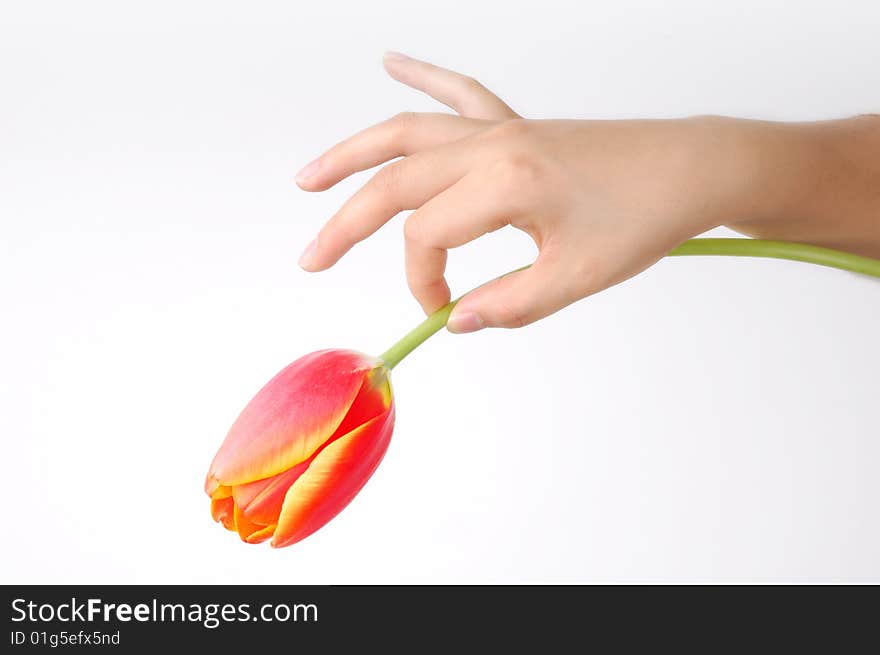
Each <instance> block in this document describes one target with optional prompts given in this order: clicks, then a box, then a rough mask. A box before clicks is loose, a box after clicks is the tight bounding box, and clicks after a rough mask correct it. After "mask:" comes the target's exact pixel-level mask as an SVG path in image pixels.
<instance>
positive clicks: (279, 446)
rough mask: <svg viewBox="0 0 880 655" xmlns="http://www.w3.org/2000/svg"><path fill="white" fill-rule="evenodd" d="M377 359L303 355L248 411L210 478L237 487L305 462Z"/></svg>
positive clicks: (342, 415)
mask: <svg viewBox="0 0 880 655" xmlns="http://www.w3.org/2000/svg"><path fill="white" fill-rule="evenodd" d="M378 366H380V363H379V361H378V360H376V359H375V358H372V357H368V356H367V355H364V354H362V353H358V352H354V351H351V350H322V351H319V352H316V353H312V354H310V355H306V356H305V357H301V358H300V359H298V360H296V361H295V362H293V363H292V364H290V365H289V366H288V367H287V368H285V369H284V370H282V371H281V372H280V373H278V375H276V376H275V377H274V378H272V380H270V381H269V382H268V383H267V384H266V385H265V386H264V387H263V388H262V389H261V390H260V391H259V392H258V393H257V395H256V396H254V398H253V399H252V400H251V401H250V403H248V405H247V406H246V407H245V408H244V411H242V413H241V415H240V416H239V417H238V419H237V420H236V421H235V423H234V424H233V426H232V428H231V429H230V430H229V434H228V435H227V436H226V439H225V440H224V442H223V445H221V446H220V450H219V451H218V452H217V455H216V457H214V461H213V462H212V463H211V468H210V473H209V477H210V476H213V477H214V478H216V480H217V481H218V482H219V483H220V484H223V485H227V486H233V485H239V484H244V483H247V482H253V481H255V480H260V479H263V478H268V477H271V476H274V475H277V474H278V473H281V472H283V471H285V470H287V469H289V468H291V467H293V466H295V465H296V464H298V463H300V462H303V461H305V460H307V459H308V458H309V457H310V456H311V455H312V454H313V453H314V452H315V451H316V450H317V449H318V448H319V447H320V446H321V445H322V444H323V443H324V442H325V441H326V440H327V439H328V438H329V437H330V436H331V435H333V433H334V432H335V431H336V429H337V427H338V426H339V425H340V423H342V421H343V419H344V418H345V416H346V414H347V413H348V410H349V408H350V407H351V405H352V403H353V402H354V400H355V398H356V397H357V395H358V392H359V390H360V388H361V386H362V385H363V382H364V378H365V377H366V376H367V374H369V372H370V371H372V370H373V369H375V368H377V367H378Z"/></svg>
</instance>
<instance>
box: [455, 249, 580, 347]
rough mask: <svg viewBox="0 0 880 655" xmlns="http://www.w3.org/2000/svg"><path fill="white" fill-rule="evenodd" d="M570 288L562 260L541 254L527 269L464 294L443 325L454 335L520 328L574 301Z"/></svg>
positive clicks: (570, 283)
mask: <svg viewBox="0 0 880 655" xmlns="http://www.w3.org/2000/svg"><path fill="white" fill-rule="evenodd" d="M573 289H574V285H573V284H572V280H571V278H570V276H569V275H567V274H566V271H565V269H564V266H563V264H562V261H561V260H560V259H558V258H556V257H554V256H552V255H549V254H547V252H546V251H543V252H541V254H540V255H538V259H537V260H536V261H535V263H534V264H532V266H531V267H529V268H527V269H525V270H522V271H517V272H515V273H510V274H508V275H505V276H504V277H501V278H499V279H497V280H493V281H492V282H489V283H488V284H485V285H483V286H482V287H480V288H479V289H476V290H474V291H472V292H470V293H469V294H467V295H466V296H465V297H464V298H462V299H461V300H460V301H459V302H458V304H457V305H456V306H455V309H453V310H452V314H451V315H450V317H449V321H448V322H447V324H446V325H447V328H448V329H449V331H450V332H457V333H462V332H475V331H477V330H481V329H482V328H484V327H504V328H516V327H522V326H524V325H528V324H529V323H534V322H535V321H537V320H538V319H541V318H544V317H545V316H549V315H550V314H552V313H554V312H556V311H558V310H560V309H562V308H563V307H565V306H566V305H570V304H571V303H572V302H574V301H575V300H577V299H578V296H577V295H576V294H575V293H573Z"/></svg>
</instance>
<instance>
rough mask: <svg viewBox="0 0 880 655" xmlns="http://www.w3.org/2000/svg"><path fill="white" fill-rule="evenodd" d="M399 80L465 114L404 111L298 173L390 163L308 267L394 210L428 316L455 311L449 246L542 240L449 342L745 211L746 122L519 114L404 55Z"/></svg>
mask: <svg viewBox="0 0 880 655" xmlns="http://www.w3.org/2000/svg"><path fill="white" fill-rule="evenodd" d="M384 63H385V67H386V69H387V71H388V72H389V74H390V75H391V76H392V77H394V78H395V79H397V80H399V81H401V82H403V83H405V84H408V85H409V86H412V87H414V88H417V89H420V90H422V91H424V92H426V93H427V94H429V95H431V96H432V97H434V98H436V99H437V100H439V101H440V102H442V103H444V104H446V105H449V106H450V107H452V108H453V109H454V110H456V111H457V112H458V114H459V116H453V115H450V114H414V113H403V114H399V115H397V116H395V117H394V118H392V119H390V120H388V121H385V122H383V123H380V124H378V125H375V126H373V127H370V128H367V129H366V130H364V131H362V132H360V133H358V134H356V135H354V136H352V137H350V138H348V139H346V140H345V141H342V142H341V143H339V144H337V145H335V146H333V147H332V148H331V149H330V150H328V151H327V152H325V153H324V154H323V155H321V156H320V157H319V158H318V159H317V160H315V161H314V162H313V163H312V164H310V165H308V166H306V167H305V168H304V169H303V170H302V171H301V172H300V173H299V174H298V175H297V178H296V180H297V184H298V185H299V186H300V187H301V188H302V189H304V190H306V191H323V190H326V189H329V188H330V187H332V186H333V185H335V184H336V183H337V182H339V181H340V180H342V179H344V178H346V177H348V176H349V175H351V174H353V173H354V172H356V171H362V170H366V169H369V168H372V167H374V166H377V165H379V164H382V163H385V162H388V161H390V160H392V159H395V158H398V157H402V159H399V160H397V161H394V162H392V163H390V164H388V165H386V166H385V167H384V168H382V169H380V170H379V171H378V172H377V173H376V175H374V177H373V178H372V179H370V180H369V181H368V182H367V183H366V184H365V185H364V186H363V187H362V188H361V189H360V190H359V191H358V192H357V193H356V194H355V195H354V196H352V197H351V198H350V199H349V200H348V201H347V202H346V203H345V204H344V205H343V206H342V208H341V209H340V210H339V211H338V212H337V213H336V214H335V215H334V216H333V217H332V218H331V219H330V220H329V221H328V222H327V223H326V224H325V225H324V227H323V228H322V229H321V231H320V233H319V235H318V237H317V238H316V240H315V241H313V242H312V243H311V244H310V245H309V247H308V248H307V249H306V251H305V252H304V253H303V256H302V257H301V259H300V265H301V266H302V267H303V268H304V269H305V270H308V271H320V270H324V269H327V268H329V267H330V266H332V265H333V264H334V263H336V262H337V261H338V260H339V259H340V258H341V257H342V256H343V255H344V254H345V253H346V252H347V251H348V250H349V249H350V248H351V247H352V246H353V245H354V244H355V243H357V242H359V241H361V240H363V239H365V238H367V237H368V236H370V235H371V234H373V233H374V232H375V231H376V230H378V229H379V228H380V227H381V226H382V225H383V224H385V223H386V222H387V221H388V220H390V219H391V218H392V217H393V216H395V215H396V214H397V213H399V212H401V211H403V210H408V209H414V210H415V211H414V212H413V213H412V214H411V215H410V216H409V217H408V218H407V220H406V223H405V225H404V234H405V241H406V272H407V281H408V283H409V287H410V289H411V291H412V293H413V295H414V296H415V297H416V299H417V300H418V301H419V303H420V304H421V306H422V308H423V309H424V310H425V312H429V313H430V312H432V311H434V310H436V309H438V308H439V307H441V306H442V305H444V304H446V303H447V302H448V301H449V298H450V293H449V287H448V286H447V284H446V281H445V279H444V271H445V267H446V258H447V251H448V250H449V249H450V248H455V247H458V246H461V245H464V244H465V243H468V242H470V241H472V240H474V239H476V238H478V237H480V236H482V235H484V234H486V233H489V232H492V231H495V230H498V229H500V228H502V227H505V226H507V225H511V226H513V227H515V228H518V229H520V230H523V231H524V232H526V233H527V234H529V235H530V236H531V237H532V239H533V240H534V241H535V243H536V244H537V246H538V249H539V254H538V257H537V259H536V260H535V262H534V264H533V265H532V266H531V267H529V268H527V269H525V270H522V271H519V272H516V273H512V274H510V275H506V276H504V277H502V278H499V279H497V280H494V281H492V282H490V283H488V284H486V285H484V286H482V287H480V288H479V289H477V290H475V291H473V292H471V293H469V294H467V295H466V296H465V297H464V298H463V299H462V300H461V301H460V302H459V303H458V305H457V306H456V307H455V309H454V310H453V312H452V315H451V316H450V319H449V322H448V324H447V325H448V328H449V330H450V331H452V332H472V331H474V330H478V329H480V328H483V327H520V326H523V325H526V324H528V323H531V322H533V321H536V320H538V319H540V318H543V317H545V316H547V315H549V314H551V313H553V312H555V311H557V310H559V309H561V308H562V307H565V306H566V305H568V304H570V303H572V302H574V301H576V300H579V299H581V298H584V297H586V296H588V295H590V294H593V293H595V292H597V291H600V290H602V289H605V288H607V287H609V286H611V285H613V284H616V283H618V282H621V281H623V280H625V279H627V278H629V277H631V276H633V275H635V274H636V273H638V272H639V271H642V270H643V269H645V268H646V267H648V266H650V265H651V264H653V263H654V262H656V261H657V260H658V259H659V258H661V257H662V256H663V255H664V254H666V253H667V252H668V251H669V250H671V249H672V248H674V247H675V246H676V245H678V244H679V243H681V242H682V241H685V240H686V239H688V238H690V237H692V236H694V235H696V234H699V233H701V232H703V231H705V230H707V229H710V228H712V227H715V226H717V225H721V224H723V223H725V222H727V221H728V220H730V219H732V218H733V217H734V216H736V215H739V214H741V213H742V212H748V211H749V210H750V207H749V206H748V205H747V204H746V202H747V201H744V200H743V198H747V197H748V195H749V194H748V193H746V190H748V189H751V188H752V187H753V180H754V177H755V176H756V175H759V173H758V172H757V170H756V168H755V167H754V166H750V165H749V164H752V163H754V162H749V161H747V160H748V158H749V155H748V153H749V152H750V150H749V148H745V147H741V142H742V138H743V137H742V134H741V132H742V130H740V129H739V128H738V127H737V121H732V120H728V119H720V118H711V117H695V118H688V119H679V120H638V121H586V120H524V119H521V118H520V117H519V116H518V115H517V114H516V113H515V112H514V111H513V110H512V109H510V107H508V106H507V105H506V104H505V103H504V102H503V101H501V100H500V99H499V98H498V97H497V96H495V95H494V94H492V93H491V92H490V91H488V90H487V89H486V88H484V87H483V86H482V85H480V84H479V83H477V82H476V81H474V80H472V79H470V78H468V77H465V76H463V75H460V74H458V73H455V72H452V71H449V70H445V69H443V68H439V67H436V66H432V65H431V64H427V63H425V62H421V61H418V60H415V59H410V58H408V57H404V56H402V55H397V54H390V55H386V57H385V62H384Z"/></svg>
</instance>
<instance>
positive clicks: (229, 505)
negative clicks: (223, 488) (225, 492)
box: [211, 498, 235, 530]
mask: <svg viewBox="0 0 880 655" xmlns="http://www.w3.org/2000/svg"><path fill="white" fill-rule="evenodd" d="M234 510H235V503H234V502H233V500H232V498H220V499H213V498H212V499H211V517H212V518H213V519H214V520H215V521H217V522H219V523H222V524H223V527H224V528H226V529H227V530H234V529H235V519H234V517H233V515H234Z"/></svg>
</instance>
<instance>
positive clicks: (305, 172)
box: [296, 158, 321, 183]
mask: <svg viewBox="0 0 880 655" xmlns="http://www.w3.org/2000/svg"><path fill="white" fill-rule="evenodd" d="M319 168H321V159H320V158H318V159H316V160H315V161H313V162H309V163H308V164H306V165H305V166H303V168H302V170H301V171H300V172H299V173H297V174H296V181H297V182H300V183H302V182H305V181H307V180H308V179H309V178H310V177H312V176H314V174H315V173H317V172H318V169H319Z"/></svg>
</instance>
